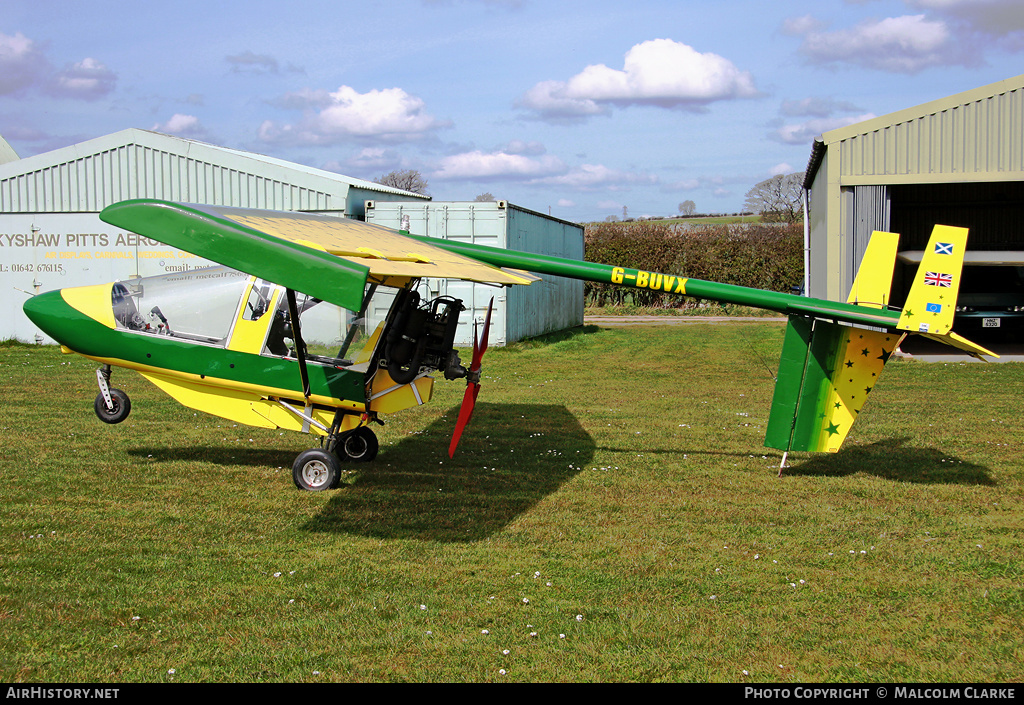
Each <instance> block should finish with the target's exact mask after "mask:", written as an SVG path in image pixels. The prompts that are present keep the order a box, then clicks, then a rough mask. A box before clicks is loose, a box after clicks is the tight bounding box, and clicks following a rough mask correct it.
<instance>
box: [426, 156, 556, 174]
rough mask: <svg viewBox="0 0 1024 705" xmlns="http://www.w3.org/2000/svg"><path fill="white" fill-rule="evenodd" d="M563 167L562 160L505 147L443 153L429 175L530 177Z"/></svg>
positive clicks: (554, 171) (551, 172)
mask: <svg viewBox="0 0 1024 705" xmlns="http://www.w3.org/2000/svg"><path fill="white" fill-rule="evenodd" d="M565 170H566V166H565V164H564V163H563V162H562V160H560V159H558V158H557V157H552V156H542V157H539V158H535V157H531V156H527V155H523V154H511V153H509V152H506V151H498V152H481V151H480V150H474V151H472V152H463V153H462V154H453V155H451V156H448V157H445V158H443V159H442V160H441V162H440V163H439V164H438V167H437V170H436V171H435V172H434V173H433V174H432V175H431V178H435V179H439V180H454V179H500V178H504V179H526V180H532V179H537V178H539V177H544V176H548V175H551V174H558V173H562V172H564V171H565Z"/></svg>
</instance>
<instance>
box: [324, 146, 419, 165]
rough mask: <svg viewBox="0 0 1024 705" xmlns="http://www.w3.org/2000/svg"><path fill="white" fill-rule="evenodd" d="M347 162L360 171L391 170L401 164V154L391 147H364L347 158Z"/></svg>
mask: <svg viewBox="0 0 1024 705" xmlns="http://www.w3.org/2000/svg"><path fill="white" fill-rule="evenodd" d="M348 164H349V165H351V166H352V167H355V168H357V169H359V170H362V171H381V170H387V171H392V170H394V169H398V168H399V167H401V166H402V155H400V154H399V153H398V152H396V151H394V150H392V149H384V148H383V147H366V148H365V149H362V150H360V151H359V153H358V154H356V156H354V157H352V158H351V159H349V160H348ZM331 171H344V169H341V168H338V169H333V168H332V169H331Z"/></svg>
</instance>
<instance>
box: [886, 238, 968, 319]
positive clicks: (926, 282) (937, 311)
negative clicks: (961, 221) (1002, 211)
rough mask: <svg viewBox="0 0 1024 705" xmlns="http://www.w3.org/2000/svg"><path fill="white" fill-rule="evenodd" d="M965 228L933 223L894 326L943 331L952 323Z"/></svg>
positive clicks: (961, 262) (962, 259)
mask: <svg viewBox="0 0 1024 705" xmlns="http://www.w3.org/2000/svg"><path fill="white" fill-rule="evenodd" d="M966 247H967V228H955V227H953V226H951V225H936V226H935V228H934V229H933V230H932V236H931V239H929V240H928V247H926V248H925V251H924V255H923V256H922V258H921V265H920V266H919V267H918V268H917V274H916V275H914V281H913V283H912V284H911V285H910V294H908V295H907V301H906V303H905V304H904V305H903V313H902V314H901V315H900V320H899V323H897V324H896V327H897V328H899V329H901V330H906V331H910V332H912V333H930V334H933V335H940V336H941V335H945V334H947V333H949V331H950V328H952V327H953V314H954V313H955V312H956V296H957V291H958V290H959V289H960V273H961V270H962V269H963V265H964V251H965V248H966Z"/></svg>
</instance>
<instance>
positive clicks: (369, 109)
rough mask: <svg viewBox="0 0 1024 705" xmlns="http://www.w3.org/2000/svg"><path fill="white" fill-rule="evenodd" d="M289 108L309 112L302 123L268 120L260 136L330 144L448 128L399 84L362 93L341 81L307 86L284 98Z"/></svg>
mask: <svg viewBox="0 0 1024 705" xmlns="http://www.w3.org/2000/svg"><path fill="white" fill-rule="evenodd" d="M282 101H283V103H284V104H287V107H293V108H295V107H300V106H301V107H304V108H306V109H307V115H306V116H305V118H304V119H303V120H302V121H301V122H300V123H298V124H294V125H290V124H288V125H278V124H277V123H276V122H273V121H270V120H268V121H265V122H264V123H263V125H262V126H261V127H260V131H259V135H260V139H262V140H264V141H266V142H285V143H299V144H313V145H331V144H337V143H339V142H343V141H346V140H350V139H375V140H383V141H391V142H402V141H408V140H415V139H420V138H422V137H424V136H425V135H428V134H430V133H433V132H434V131H436V130H438V129H441V128H444V127H449V126H450V125H451V123H450V122H448V121H442V120H438V119H437V118H435V117H433V116H432V115H430V114H428V113H427V112H426V109H425V108H426V104H425V103H424V102H423V101H422V100H421V99H420V98H417V97H416V96H412V95H409V94H408V93H406V92H405V91H403V90H402V89H401V88H386V89H384V90H376V89H375V90H371V91H368V92H366V93H359V92H358V91H356V90H355V89H354V88H351V87H349V86H341V87H340V88H339V89H338V90H337V91H334V92H333V93H327V92H325V91H311V90H305V91H302V92H299V93H290V94H288V95H287V96H285V97H284V99H282Z"/></svg>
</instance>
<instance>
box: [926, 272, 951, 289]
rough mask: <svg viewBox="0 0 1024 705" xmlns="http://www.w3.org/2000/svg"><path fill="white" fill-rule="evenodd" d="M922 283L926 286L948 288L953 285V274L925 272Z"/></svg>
mask: <svg viewBox="0 0 1024 705" xmlns="http://www.w3.org/2000/svg"><path fill="white" fill-rule="evenodd" d="M924 283H925V284H927V285H928V286H941V287H947V288H948V287H951V286H953V275H952V274H943V273H941V272H925V273H924Z"/></svg>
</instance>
